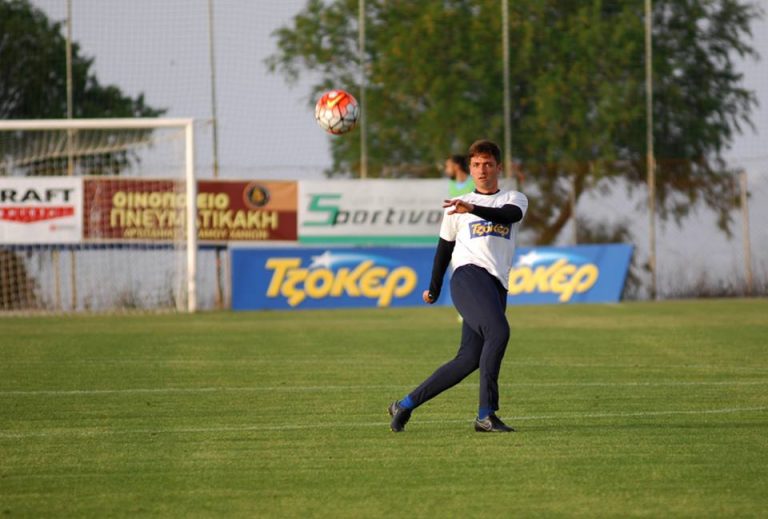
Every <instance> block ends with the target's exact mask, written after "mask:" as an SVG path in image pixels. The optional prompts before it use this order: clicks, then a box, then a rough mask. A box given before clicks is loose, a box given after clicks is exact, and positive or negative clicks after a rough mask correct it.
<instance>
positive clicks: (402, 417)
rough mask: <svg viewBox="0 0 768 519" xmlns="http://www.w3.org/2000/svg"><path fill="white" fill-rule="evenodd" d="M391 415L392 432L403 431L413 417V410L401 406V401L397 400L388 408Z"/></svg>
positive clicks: (390, 425)
mask: <svg viewBox="0 0 768 519" xmlns="http://www.w3.org/2000/svg"><path fill="white" fill-rule="evenodd" d="M387 411H388V412H389V416H391V417H392V422H391V423H390V424H389V428H390V429H392V432H403V431H404V430H405V424H407V423H408V420H410V419H411V410H410V409H406V408H404V407H400V403H399V402H398V401H397V400H395V401H394V402H392V403H391V404H389V408H388V409H387Z"/></svg>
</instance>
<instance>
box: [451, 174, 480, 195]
mask: <svg viewBox="0 0 768 519" xmlns="http://www.w3.org/2000/svg"><path fill="white" fill-rule="evenodd" d="M474 190H475V181H474V180H472V177H467V179H466V180H465V181H464V182H456V181H455V180H453V179H450V180H449V181H448V195H449V196H450V197H451V198H456V197H457V196H461V195H466V194H467V193H471V192H472V191H474Z"/></svg>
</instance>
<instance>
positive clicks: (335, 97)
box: [315, 90, 360, 135]
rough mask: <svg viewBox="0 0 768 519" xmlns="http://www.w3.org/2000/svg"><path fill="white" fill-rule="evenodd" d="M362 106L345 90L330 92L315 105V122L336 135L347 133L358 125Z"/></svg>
mask: <svg viewBox="0 0 768 519" xmlns="http://www.w3.org/2000/svg"><path fill="white" fill-rule="evenodd" d="M358 117H360V105H358V104H357V99H355V98H354V97H352V94H350V93H349V92H345V91H344V90H330V91H328V92H326V93H324V94H323V95H322V96H321V97H320V99H318V101H317V104H316V105H315V120H316V121H317V124H319V125H320V127H321V128H322V129H323V130H325V131H327V132H328V133H332V134H334V135H340V134H342V133H347V132H348V131H350V130H351V129H352V128H354V127H355V125H356V124H357V119H358Z"/></svg>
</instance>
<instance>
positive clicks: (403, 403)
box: [397, 395, 416, 409]
mask: <svg viewBox="0 0 768 519" xmlns="http://www.w3.org/2000/svg"><path fill="white" fill-rule="evenodd" d="M397 405H399V406H400V407H402V408H403V409H413V408H414V407H416V406H415V405H414V403H413V400H411V395H407V396H406V397H405V398H403V399H402V400H400V401H399V402H398V403H397Z"/></svg>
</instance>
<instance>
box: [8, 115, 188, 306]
mask: <svg viewBox="0 0 768 519" xmlns="http://www.w3.org/2000/svg"><path fill="white" fill-rule="evenodd" d="M193 149H194V134H193V121H192V120H191V119H75V120H28V121H21V120H16V121H8V120H6V121H0V312H27V311H50V312H77V311H93V312H102V311H103V312H110V311H120V310H150V311H155V310H164V309H166V310H177V311H195V309H196V306H197V297H196V285H195V275H196V257H197V236H196V233H195V232H186V230H187V229H190V228H191V229H194V228H196V225H195V203H187V202H188V201H190V200H191V201H193V202H194V201H195V200H196V183H195V174H194V154H193Z"/></svg>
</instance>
